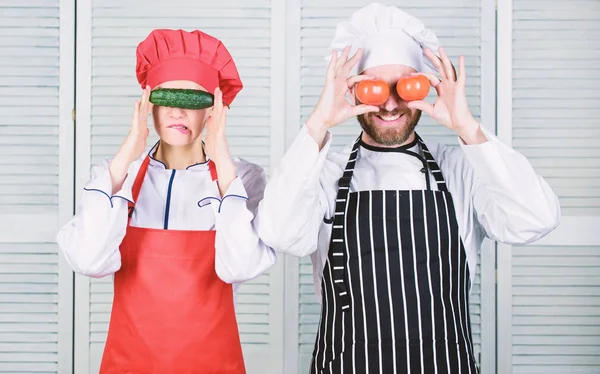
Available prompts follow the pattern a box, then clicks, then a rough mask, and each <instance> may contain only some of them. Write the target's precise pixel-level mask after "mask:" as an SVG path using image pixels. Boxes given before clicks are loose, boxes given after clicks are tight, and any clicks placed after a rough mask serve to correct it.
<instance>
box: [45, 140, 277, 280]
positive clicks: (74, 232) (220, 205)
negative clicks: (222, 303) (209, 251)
mask: <svg viewBox="0 0 600 374" xmlns="http://www.w3.org/2000/svg"><path fill="white" fill-rule="evenodd" d="M155 147H156V146H155ZM155 147H152V149H151V150H150V152H149V153H148V154H153V150H154V148H155ZM145 156H146V154H144V155H143V156H142V157H140V159H139V160H137V161H135V162H133V163H132V164H131V166H130V167H129V170H128V174H127V177H126V179H125V182H124V184H123V187H122V188H121V190H120V191H118V192H117V193H116V194H115V195H113V196H111V192H112V184H111V179H110V174H109V170H108V167H109V164H110V161H109V160H105V161H104V162H103V163H102V164H100V165H97V166H95V167H94V168H93V170H92V173H91V174H92V175H91V179H90V181H89V182H88V183H87V185H86V186H85V188H84V191H83V194H82V197H81V201H80V202H79V204H78V207H77V212H76V214H75V216H74V217H73V218H72V219H71V220H70V221H69V222H68V223H66V224H65V225H64V226H63V227H62V229H61V230H60V231H59V233H58V235H57V237H56V239H57V242H58V245H59V247H60V249H61V250H62V252H63V253H64V255H65V257H66V259H67V262H68V263H69V265H70V266H71V268H72V269H73V271H75V272H76V273H80V274H83V275H87V276H90V277H104V276H106V275H109V274H113V273H115V272H116V271H117V270H119V269H120V267H121V253H120V251H119V246H120V245H121V241H122V240H123V237H124V236H125V232H126V228H127V213H128V208H127V202H128V201H132V200H133V197H132V186H133V182H134V180H135V177H136V175H137V173H138V170H139V168H140V166H141V164H142V161H143V160H144V158H145ZM233 161H234V164H235V167H236V173H237V178H236V179H235V180H234V181H233V182H232V183H231V185H230V186H229V188H228V190H227V193H226V194H225V196H224V197H223V198H221V196H220V192H219V187H218V185H217V182H216V181H214V182H213V181H212V178H211V175H210V170H209V167H208V163H207V162H206V163H202V164H196V165H191V166H189V167H188V168H187V169H186V170H168V169H167V168H166V167H165V165H164V164H163V163H162V162H160V161H158V160H156V159H153V158H151V159H150V163H149V165H148V171H147V173H146V176H145V178H144V182H143V184H142V187H141V190H140V194H139V197H138V201H137V202H136V204H135V211H134V214H133V216H132V218H131V226H136V227H145V228H155V229H165V228H166V229H169V230H215V231H216V238H215V252H216V259H215V271H216V273H217V275H218V276H219V277H220V278H221V279H222V280H223V281H224V282H227V283H242V282H245V281H247V280H250V279H252V278H254V277H256V276H258V275H260V274H261V273H263V272H265V271H266V270H267V269H269V268H270V267H271V266H272V265H273V264H274V263H275V261H276V254H275V252H274V251H273V250H272V249H271V248H269V247H267V246H266V245H265V244H264V243H263V242H262V241H261V240H260V239H259V237H258V235H257V233H256V231H255V230H254V229H253V227H252V221H253V219H254V213H255V210H256V209H257V206H258V202H259V201H260V200H261V199H262V195H263V190H264V187H265V183H266V177H265V173H264V171H263V169H262V168H261V167H260V166H258V165H255V164H252V163H250V162H248V161H245V160H243V159H240V158H234V159H233ZM236 289H237V287H236Z"/></svg>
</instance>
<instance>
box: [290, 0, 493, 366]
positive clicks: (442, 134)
mask: <svg viewBox="0 0 600 374" xmlns="http://www.w3.org/2000/svg"><path fill="white" fill-rule="evenodd" d="M369 3H370V2H369V1H367V0H347V1H342V2H340V1H335V0H303V1H302V10H301V11H302V14H301V77H300V78H301V87H300V90H301V91H300V100H301V117H302V118H301V121H302V122H301V123H304V121H306V120H307V119H308V116H309V115H310V113H311V112H312V110H313V108H314V106H315V105H316V103H317V101H318V99H319V96H320V94H321V91H322V89H323V84H324V82H325V69H326V62H325V59H324V58H325V56H327V55H328V54H329V53H330V52H329V49H328V47H329V44H330V43H331V40H332V38H333V36H334V33H335V27H336V24H337V23H338V22H339V21H342V20H344V19H347V18H348V17H349V16H350V15H351V14H352V13H353V12H355V11H356V10H358V9H359V8H361V7H363V6H365V5H367V4H369ZM381 3H383V4H390V5H396V6H398V7H400V8H401V9H403V10H404V11H406V12H408V13H410V14H412V15H414V16H415V17H417V18H419V19H420V20H421V21H423V23H425V25H426V27H428V28H430V29H432V30H433V31H434V32H435V33H436V35H437V36H438V38H439V39H440V42H441V44H442V45H443V46H444V47H445V48H446V50H447V51H448V53H449V54H450V57H451V59H452V61H453V63H454V64H455V65H456V66H457V69H458V56H459V55H464V56H465V60H466V65H467V77H468V78H467V96H468V100H469V105H470V108H471V110H472V112H473V114H474V115H475V116H476V117H479V115H480V109H481V103H480V101H481V98H480V91H481V90H480V85H481V69H480V59H481V52H480V47H481V43H482V40H481V36H480V35H481V4H480V1H479V0H461V1H459V2H454V3H452V2H448V1H442V0H426V1H413V0H410V1H408V0H407V1H381ZM435 97H436V95H435V92H434V91H433V90H432V94H430V95H429V97H428V98H427V99H426V100H428V101H429V102H433V101H434V100H435ZM360 131H361V129H360V125H359V124H358V122H357V121H356V119H352V120H349V121H348V122H347V123H344V124H342V125H339V126H337V127H334V128H333V129H332V134H333V145H332V149H334V150H336V149H340V148H341V147H343V146H345V145H347V144H349V143H350V142H352V141H353V140H354V139H356V137H357V136H358V134H359V133H360ZM417 132H418V133H419V134H420V135H421V136H422V137H423V138H425V139H431V140H435V141H438V142H440V143H444V144H452V145H457V140H456V139H457V138H456V135H455V134H454V133H452V132H451V131H450V130H448V129H446V128H445V127H444V126H442V125H439V124H436V123H435V122H434V121H433V120H432V119H431V118H430V117H429V116H427V115H425V114H424V115H423V116H422V117H421V120H420V122H419V125H418V126H417ZM311 274H312V267H311V266H310V258H308V257H307V258H304V259H302V260H301V263H300V279H299V298H300V306H299V316H298V319H299V327H298V333H299V337H298V342H299V348H298V349H299V364H300V368H299V370H300V373H306V372H308V366H309V364H310V358H311V353H312V350H313V346H314V341H315V336H316V332H317V326H318V323H319V314H320V304H319V303H318V300H317V298H316V296H315V295H314V291H313V290H314V289H313V286H312V284H313V283H312V275H311ZM480 283H481V281H480V275H479V269H478V273H477V277H476V280H475V283H474V285H473V287H472V291H471V295H470V298H471V300H470V309H471V322H472V327H473V339H474V344H475V351H476V353H477V354H479V352H480V341H481V338H480V331H481V318H480V310H481V308H480V304H481V303H480V300H481V295H480ZM492 354H493V353H492ZM477 356H478V355H477Z"/></svg>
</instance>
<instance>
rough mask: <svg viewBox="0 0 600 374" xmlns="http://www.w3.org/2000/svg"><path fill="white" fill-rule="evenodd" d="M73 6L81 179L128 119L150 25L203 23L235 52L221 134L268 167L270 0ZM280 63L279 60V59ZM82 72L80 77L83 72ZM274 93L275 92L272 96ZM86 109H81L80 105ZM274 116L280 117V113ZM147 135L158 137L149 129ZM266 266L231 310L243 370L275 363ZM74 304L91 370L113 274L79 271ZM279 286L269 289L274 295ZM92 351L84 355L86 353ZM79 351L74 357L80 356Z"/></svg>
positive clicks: (120, 135) (136, 0) (112, 0)
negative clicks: (235, 86)
mask: <svg viewBox="0 0 600 374" xmlns="http://www.w3.org/2000/svg"><path fill="white" fill-rule="evenodd" d="M78 9H79V18H78V22H79V25H80V27H79V30H78V45H79V48H78V52H79V54H80V55H79V56H80V58H79V62H78V67H81V69H82V70H81V80H82V82H84V83H83V84H82V85H81V86H80V87H79V88H78V90H79V91H78V94H79V95H82V96H83V97H82V98H81V101H80V103H81V109H80V106H79V104H78V119H79V125H78V139H79V141H78V144H83V145H84V146H83V147H82V149H81V152H79V151H80V148H79V147H78V152H79V158H80V159H84V160H86V161H87V160H89V161H90V163H89V164H88V165H86V167H85V168H83V169H78V172H79V173H80V174H83V173H85V176H81V175H80V178H79V182H80V184H79V186H78V188H81V186H82V184H81V183H85V180H86V179H87V175H88V174H87V173H88V170H89V166H90V165H93V164H95V163H97V162H99V161H100V160H101V159H103V158H107V157H111V156H113V155H114V154H115V152H116V151H117V149H118V147H119V145H120V144H121V142H122V141H123V140H124V139H125V136H126V134H127V131H128V130H129V127H130V118H131V111H132V108H133V102H134V100H136V99H138V98H139V96H140V92H141V89H140V86H139V84H138V83H137V80H136V78H135V61H136V60H135V50H136V47H137V45H138V43H140V42H141V41H142V40H143V39H144V38H145V37H146V36H147V35H148V34H149V33H150V31H151V30H152V29H156V28H172V29H184V30H188V31H191V30H194V29H200V30H202V31H204V32H206V33H208V34H211V35H213V36H215V37H217V38H219V39H221V40H222V41H223V43H224V44H225V45H226V46H227V48H228V50H229V51H230V53H231V54H232V56H233V58H234V60H235V62H236V65H237V67H238V69H239V72H240V76H241V78H242V81H243V83H244V89H243V90H242V92H241V93H240V94H239V95H238V97H237V98H236V100H235V102H234V103H233V105H232V106H231V110H230V112H229V113H228V118H227V136H228V142H229V146H230V150H231V153H232V155H234V156H239V157H243V158H245V159H247V160H249V161H251V162H254V163H257V164H259V165H260V166H262V167H264V168H265V170H266V171H267V172H268V171H269V167H270V165H271V158H272V157H273V149H277V148H278V147H277V146H273V144H271V136H272V134H271V125H272V119H271V118H272V113H271V100H272V89H271V87H270V86H271V55H272V52H271V36H272V35H271V28H270V23H271V5H270V1H269V0H251V1H248V0H222V1H218V2H205V1H202V2H198V1H193V0H175V1H170V2H164V1H159V0H153V1H147V0H145V1H142V0H126V1H122V0H102V1H95V2H93V4H92V5H89V4H82V5H80V6H78ZM281 69H283V67H281ZM86 80H87V82H86ZM276 101H277V100H276ZM82 111H85V112H82ZM279 126H281V123H279ZM151 133H152V134H153V135H152V136H153V139H151V140H149V143H152V142H154V141H156V140H157V137H156V135H155V134H154V131H153V130H152V131H151ZM279 277H280V275H278V273H277V271H275V272H273V271H270V272H269V273H267V274H264V275H262V276H260V277H258V278H257V279H255V280H253V281H252V282H249V283H247V284H244V285H242V286H241V288H240V292H239V293H238V295H237V303H236V311H237V316H238V324H239V328H240V334H241V340H242V343H243V348H244V355H245V360H246V365H247V369H248V372H249V373H269V372H271V371H270V370H274V371H272V372H274V373H275V372H277V370H276V369H275V367H276V366H277V365H278V364H277V363H278V362H279V361H280V360H281V357H280V356H281V355H280V354H279V355H278V354H277V352H279V350H280V348H279V346H281V344H275V343H274V342H276V341H278V340H280V339H281V337H280V335H281V330H282V328H281V325H279V324H277V323H273V321H274V320H275V321H279V320H280V318H281V317H280V315H281V312H279V311H278V310H279V309H281V305H280V303H281V302H282V301H281V297H280V296H281V295H279V292H278V291H277V290H279V289H280V286H279V284H280V283H281V281H280V280H279V279H278V278H279ZM76 287H77V289H78V291H77V296H78V298H79V300H78V302H77V306H78V309H77V311H76V313H77V316H78V318H80V323H78V324H77V326H78V328H80V329H81V332H80V333H79V334H78V336H77V337H76V341H77V349H80V350H81V351H80V354H77V353H76V356H77V359H79V357H81V360H80V361H79V364H78V363H77V361H76V367H77V369H78V372H80V373H84V372H85V373H87V372H90V373H93V372H97V369H98V367H99V364H100V360H101V355H102V351H103V349H104V343H105V340H106V334H107V329H108V322H109V319H110V311H111V306H112V298H113V293H112V292H113V283H112V278H111V277H107V278H104V279H92V280H88V279H85V278H81V277H79V278H78V282H77V285H76ZM276 294H277V295H279V296H275V295H276ZM88 357H89V363H88V362H87V361H86V360H87V358H88ZM77 359H76V360H77Z"/></svg>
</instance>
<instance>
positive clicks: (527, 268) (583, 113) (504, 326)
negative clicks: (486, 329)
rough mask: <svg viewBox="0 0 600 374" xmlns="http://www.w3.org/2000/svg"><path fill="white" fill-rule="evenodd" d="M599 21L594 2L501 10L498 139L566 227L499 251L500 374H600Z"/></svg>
mask: <svg viewBox="0 0 600 374" xmlns="http://www.w3.org/2000/svg"><path fill="white" fill-rule="evenodd" d="M599 18H600V2H598V1H594V0H583V1H577V2H564V1H559V0H549V1H543V2H541V1H535V0H514V1H512V2H511V1H507V2H505V3H503V4H502V6H501V7H500V8H499V27H500V29H499V33H498V35H499V36H498V38H499V39H498V42H499V50H498V56H499V63H498V66H499V68H500V70H499V74H500V75H499V82H500V84H501V86H500V87H499V88H500V93H501V95H500V96H499V105H500V107H499V108H498V114H499V115H501V114H502V115H503V116H505V117H504V118H502V119H500V118H499V129H498V131H499V134H501V136H502V138H503V140H505V141H506V142H509V143H512V145H513V146H514V147H515V149H517V150H518V151H520V152H522V153H523V154H524V155H525V156H527V157H528V158H529V160H530V161H531V163H532V164H533V166H534V167H535V169H536V170H537V171H538V172H539V173H540V174H541V175H542V176H544V177H545V178H546V180H547V181H548V182H549V183H550V185H551V186H552V187H553V189H554V191H555V192H556V194H557V195H558V196H559V199H560V202H561V206H562V213H563V218H562V224H561V226H559V228H558V229H557V230H556V231H555V232H553V233H552V234H551V235H549V236H548V237H547V238H545V239H543V240H541V241H539V242H537V243H534V244H533V245H531V246H521V247H512V248H511V247H510V246H502V247H500V248H499V251H498V264H499V269H498V271H499V277H498V297H499V299H498V306H499V308H500V309H499V314H498V318H499V321H498V328H499V329H498V331H499V334H498V364H499V368H498V372H512V373H515V374H519V373H528V374H532V373H578V374H580V373H598V372H600V327H599V326H600V277H599V276H598V275H599V274H600V239H599V238H598V228H600V179H599V176H600V152H599V151H598V144H600V127H599V118H600V109H598V99H600V88H599V87H598V81H599V79H600V68H599V67H598V61H600V24H599V23H598V19H599ZM500 311H502V313H500Z"/></svg>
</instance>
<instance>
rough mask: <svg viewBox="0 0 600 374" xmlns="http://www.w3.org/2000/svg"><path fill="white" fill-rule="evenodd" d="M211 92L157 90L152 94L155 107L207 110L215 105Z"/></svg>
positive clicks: (178, 89)
mask: <svg viewBox="0 0 600 374" xmlns="http://www.w3.org/2000/svg"><path fill="white" fill-rule="evenodd" d="M214 98H215V97H214V95H213V94H211V93H210V92H206V91H200V90H190V89H181V88H157V89H156V90H154V91H152V92H151V93H150V102H151V103H152V104H154V105H159V106H166V107H171V108H182V109H206V108H210V107H211V106H213V105H214Z"/></svg>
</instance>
